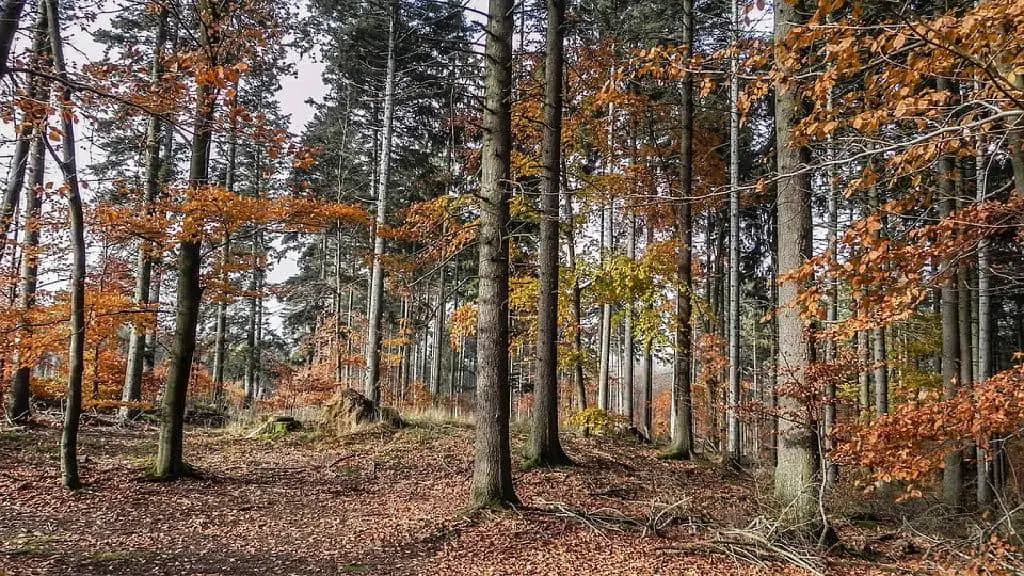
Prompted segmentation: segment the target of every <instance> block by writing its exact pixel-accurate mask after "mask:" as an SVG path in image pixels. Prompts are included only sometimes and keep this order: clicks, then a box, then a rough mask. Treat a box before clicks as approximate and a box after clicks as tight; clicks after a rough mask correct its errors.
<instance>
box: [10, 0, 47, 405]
mask: <svg viewBox="0 0 1024 576" xmlns="http://www.w3.org/2000/svg"><path fill="white" fill-rule="evenodd" d="M36 12H37V16H36V23H35V32H34V34H33V42H32V49H33V52H34V56H35V59H36V62H35V63H36V65H37V66H39V67H42V65H43V64H44V62H43V60H44V59H45V55H46V52H47V50H48V49H47V46H46V44H47V43H48V41H49V30H48V26H47V15H46V14H47V5H46V4H45V3H43V2H41V3H39V5H38V6H37V8H36ZM29 82H30V85H31V88H30V95H31V97H32V99H34V100H36V101H38V102H42V101H43V100H44V99H45V97H46V96H45V95H46V83H45V82H44V81H43V80H42V79H41V78H31V79H30V80H29ZM33 116H34V115H31V114H26V118H27V119H29V120H30V121H31V122H32V128H31V129H30V130H29V131H28V133H26V134H23V135H22V139H21V140H19V141H18V144H17V145H16V149H15V153H14V166H13V172H14V174H13V175H12V177H11V178H10V180H9V182H8V188H7V194H6V196H5V205H4V208H3V214H2V215H0V218H2V219H3V220H4V224H5V227H4V230H3V233H2V234H0V236H2V239H3V241H4V242H6V240H7V231H6V224H7V219H8V218H10V217H12V216H13V213H14V210H13V203H14V202H15V201H16V200H15V198H17V196H18V195H20V193H21V188H22V185H23V184H24V182H23V181H24V174H25V169H27V170H28V174H29V180H28V186H27V188H26V189H25V191H24V193H25V202H24V223H25V224H24V226H23V229H24V230H25V238H24V247H23V248H22V254H21V281H20V283H19V286H18V306H19V307H20V308H21V310H22V313H27V312H28V311H29V310H30V309H31V308H33V307H34V306H35V293H36V280H37V275H38V262H37V258H38V255H37V254H36V252H37V249H38V246H39V216H40V213H41V204H42V188H43V184H44V183H45V176H46V142H45V141H44V140H43V138H44V137H45V136H44V135H43V130H42V123H43V119H42V118H35V117H33ZM29 142H31V145H30V148H29V151H28V154H27V155H25V157H24V158H22V157H21V152H22V147H23V146H24V145H25V144H26V143H29ZM8 203H11V204H12V205H11V206H10V209H8V206H7V204H8ZM2 260H3V252H2V251H0V262H2ZM26 324H27V323H26ZM16 338H17V340H18V344H19V346H18V348H19V349H18V350H16V351H15V357H14V362H13V364H14V381H13V383H12V384H11V408H10V411H11V420H13V421H14V422H18V423H22V422H25V421H26V420H27V419H28V418H29V416H30V415H31V414H30V409H31V407H30V399H31V398H30V396H31V390H30V384H31V382H30V380H31V376H32V369H31V367H30V366H24V365H22V362H23V361H24V358H23V356H22V354H21V351H20V344H22V343H24V342H25V341H26V340H27V339H29V338H31V329H30V328H29V327H28V326H27V325H26V326H25V327H24V328H22V329H21V330H19V331H18V334H17V336H16Z"/></svg>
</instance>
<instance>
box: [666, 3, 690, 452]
mask: <svg viewBox="0 0 1024 576" xmlns="http://www.w3.org/2000/svg"><path fill="white" fill-rule="evenodd" d="M682 7H683V13H682V17H683V23H682V39H681V41H682V58H683V61H684V62H690V61H691V58H692V56H693V39H694V24H693V23H694V18H693V1H692V0H683V5H682ZM680 92H681V98H682V109H681V112H680V118H679V120H680V138H679V202H678V204H677V205H676V236H677V240H678V242H679V259H678V262H677V266H676V274H677V276H676V282H677V286H676V318H675V321H676V342H675V345H676V363H675V378H673V381H672V397H673V399H674V400H675V414H674V415H675V419H674V420H673V428H672V445H671V446H669V448H668V451H667V452H666V454H665V456H666V457H669V458H677V459H681V460H689V459H690V458H691V457H693V448H694V440H693V393H692V378H691V372H690V370H691V367H692V366H691V365H692V363H693V324H692V321H693V320H692V315H693V302H692V297H693V213H692V202H693V75H692V74H691V73H690V72H689V71H686V72H684V73H683V78H682V80H681V82H680Z"/></svg>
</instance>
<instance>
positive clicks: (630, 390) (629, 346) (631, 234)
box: [621, 213, 636, 428]
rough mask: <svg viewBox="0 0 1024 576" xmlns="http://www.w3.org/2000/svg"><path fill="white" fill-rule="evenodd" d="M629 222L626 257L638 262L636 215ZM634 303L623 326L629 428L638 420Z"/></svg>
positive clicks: (625, 409)
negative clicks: (635, 388) (636, 414)
mask: <svg viewBox="0 0 1024 576" xmlns="http://www.w3.org/2000/svg"><path fill="white" fill-rule="evenodd" d="M626 218H627V219H628V220H629V224H628V226H627V228H628V229H627V234H628V237H627V238H626V256H627V257H628V258H629V259H630V260H636V214H635V213H630V214H627V215H626ZM633 314H634V311H633V302H632V301H629V302H626V309H625V317H624V318H623V322H622V324H623V326H622V354H621V357H622V361H621V364H622V414H623V415H624V416H625V417H626V421H627V422H629V427H630V428H633V427H634V426H635V425H636V418H635V416H634V414H633V412H634V408H633V396H634V393H635V391H634V384H633V380H634V378H633V375H634V369H635V368H636V356H635V348H636V342H635V338H634V335H633Z"/></svg>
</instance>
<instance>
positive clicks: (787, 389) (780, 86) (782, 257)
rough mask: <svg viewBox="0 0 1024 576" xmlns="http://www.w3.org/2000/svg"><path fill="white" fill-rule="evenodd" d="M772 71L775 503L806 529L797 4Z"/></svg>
mask: <svg viewBox="0 0 1024 576" xmlns="http://www.w3.org/2000/svg"><path fill="white" fill-rule="evenodd" d="M774 10H775V46H776V49H775V50H776V52H775V53H776V66H778V67H779V68H780V69H781V70H782V73H781V74H780V75H779V76H778V78H779V80H777V81H776V83H775V134H776V147H777V157H778V159H777V169H778V173H779V177H778V192H777V194H778V199H777V203H778V219H779V240H778V254H779V256H778V258H779V278H778V287H779V288H778V289H779V306H780V309H779V313H778V330H779V350H778V362H779V377H780V379H782V384H781V386H780V388H781V389H780V391H779V403H778V410H779V414H780V416H779V424H778V434H779V440H778V442H779V444H778V464H777V465H776V467H775V497H776V499H777V500H778V501H779V503H780V504H781V505H782V506H783V507H784V508H785V509H786V510H787V522H789V523H792V524H793V525H797V524H801V523H804V522H807V521H808V520H810V519H813V518H814V515H815V514H816V512H817V503H816V497H815V494H816V491H815V490H814V484H815V478H816V475H817V473H818V457H817V454H818V439H817V436H816V434H815V427H814V426H813V424H812V423H810V422H808V421H807V411H806V406H804V405H803V403H802V402H801V400H800V396H799V389H800V387H801V386H804V385H806V380H805V378H806V372H807V369H808V367H809V366H810V364H811V361H812V358H813V352H812V348H813V345H812V343H811V342H810V341H809V339H808V333H807V332H808V331H807V328H808V326H807V324H806V323H805V321H804V319H803V317H802V316H801V313H800V310H799V309H798V308H797V298H798V296H799V293H800V288H801V287H800V284H799V282H798V280H796V279H794V278H793V277H792V273H793V272H794V271H796V270H798V269H800V268H801V267H802V266H803V265H804V262H805V261H806V260H807V259H808V258H810V256H811V253H810V251H811V212H810V210H811V202H810V192H811V187H810V177H809V173H808V172H806V171H803V167H805V166H807V165H808V164H809V162H810V155H809V153H808V150H807V149H806V148H804V147H801V146H799V145H795V143H794V142H793V141H792V139H791V134H792V132H793V129H794V127H795V126H796V125H797V123H799V122H800V120H801V119H802V117H803V110H804V108H803V101H802V96H801V92H800V84H799V83H798V81H797V80H796V78H794V77H793V71H792V70H788V69H786V68H785V67H784V61H782V54H783V47H784V46H786V45H787V42H790V41H791V40H790V31H791V30H793V28H794V25H797V26H798V25H800V24H801V23H802V22H803V20H804V18H805V16H804V14H805V9H804V7H803V4H802V2H800V1H799V0H796V1H795V2H789V1H785V0H784V1H780V2H776V3H775V4H774Z"/></svg>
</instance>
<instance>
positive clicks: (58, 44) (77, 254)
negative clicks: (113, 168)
mask: <svg viewBox="0 0 1024 576" xmlns="http://www.w3.org/2000/svg"><path fill="white" fill-rule="evenodd" d="M46 16H47V23H48V28H49V33H50V53H51V56H52V58H53V70H54V74H55V75H56V76H57V78H58V79H59V81H60V82H61V84H63V89H62V90H61V92H60V95H61V96H60V98H61V105H60V116H61V131H62V133H63V135H62V136H63V137H62V148H63V150H62V154H63V156H62V158H61V159H60V160H58V162H57V164H58V165H59V166H60V170H61V173H62V174H63V176H64V187H65V189H66V193H67V198H68V219H69V221H70V227H71V252H72V255H73V258H72V266H71V320H70V330H71V342H70V345H69V350H68V391H67V405H66V406H65V408H64V432H63V434H62V435H61V440H60V470H61V477H62V479H63V481H64V486H65V487H66V488H68V489H69V490H77V489H78V488H80V487H81V486H82V482H81V480H80V479H79V476H78V424H79V419H80V417H81V413H82V372H83V371H84V369H85V366H84V352H85V350H84V349H85V217H84V215H83V210H82V196H81V193H80V191H79V185H78V163H77V158H76V154H77V152H76V149H75V120H74V111H73V110H72V107H71V106H72V103H71V96H72V93H71V87H70V86H71V80H70V77H69V76H68V71H67V67H66V65H65V63H64V43H63V41H62V40H61V34H60V23H61V21H60V4H59V0H46Z"/></svg>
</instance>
